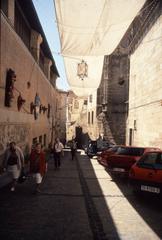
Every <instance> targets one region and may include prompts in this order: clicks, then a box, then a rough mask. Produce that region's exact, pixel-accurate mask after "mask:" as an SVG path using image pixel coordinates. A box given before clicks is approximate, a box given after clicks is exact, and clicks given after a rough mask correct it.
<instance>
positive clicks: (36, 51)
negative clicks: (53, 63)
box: [30, 29, 43, 63]
mask: <svg viewBox="0 0 162 240" xmlns="http://www.w3.org/2000/svg"><path fill="white" fill-rule="evenodd" d="M42 42H43V38H42V36H41V34H40V33H38V32H36V31H35V30H33V29H32V31H31V40H30V47H31V52H32V55H33V57H34V58H35V60H36V62H38V63H39V55H40V44H41V43H42Z"/></svg>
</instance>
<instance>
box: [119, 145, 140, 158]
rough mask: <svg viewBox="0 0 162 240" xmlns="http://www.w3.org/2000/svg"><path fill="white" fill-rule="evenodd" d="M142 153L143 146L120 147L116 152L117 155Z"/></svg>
mask: <svg viewBox="0 0 162 240" xmlns="http://www.w3.org/2000/svg"><path fill="white" fill-rule="evenodd" d="M143 153H144V148H127V147H120V148H119V149H118V150H117V154H119V155H129V156H142V154H143Z"/></svg>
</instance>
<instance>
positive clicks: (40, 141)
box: [39, 136, 42, 144]
mask: <svg viewBox="0 0 162 240" xmlns="http://www.w3.org/2000/svg"><path fill="white" fill-rule="evenodd" d="M39 143H41V144H42V136H39Z"/></svg>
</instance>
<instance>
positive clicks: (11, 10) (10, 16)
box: [8, 0, 15, 26]
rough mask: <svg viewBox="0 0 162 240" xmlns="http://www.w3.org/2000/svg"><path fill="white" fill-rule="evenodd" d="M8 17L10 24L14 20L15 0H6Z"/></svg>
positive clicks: (12, 23)
mask: <svg viewBox="0 0 162 240" xmlns="http://www.w3.org/2000/svg"><path fill="white" fill-rule="evenodd" d="M8 19H9V21H10V23H11V25H12V26H14V22H15V0H8Z"/></svg>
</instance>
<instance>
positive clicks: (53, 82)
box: [50, 72, 57, 88]
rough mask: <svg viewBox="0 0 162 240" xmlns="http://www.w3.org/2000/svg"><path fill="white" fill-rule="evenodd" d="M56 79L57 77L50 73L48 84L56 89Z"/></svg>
mask: <svg viewBox="0 0 162 240" xmlns="http://www.w3.org/2000/svg"><path fill="white" fill-rule="evenodd" d="M56 79H57V75H56V74H55V73H54V72H52V74H51V78H50V82H51V84H52V86H53V87H54V88H55V87H56Z"/></svg>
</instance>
